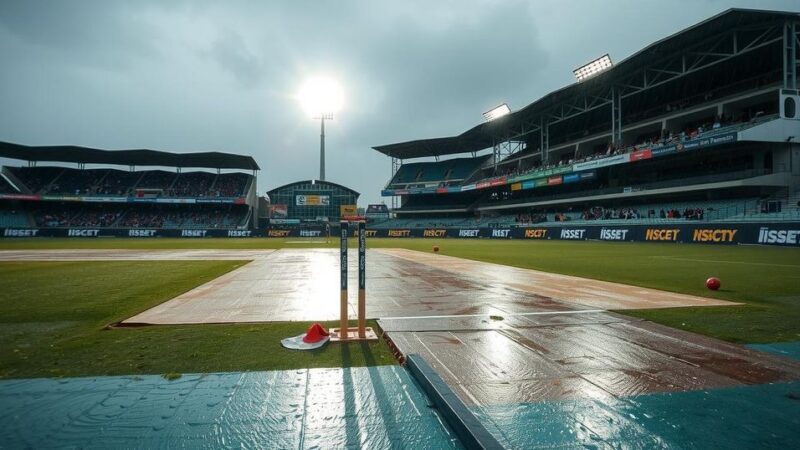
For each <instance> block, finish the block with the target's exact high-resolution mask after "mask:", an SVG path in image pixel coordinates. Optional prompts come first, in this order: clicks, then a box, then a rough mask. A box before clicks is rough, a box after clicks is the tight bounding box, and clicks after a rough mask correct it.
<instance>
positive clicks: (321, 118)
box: [314, 114, 333, 181]
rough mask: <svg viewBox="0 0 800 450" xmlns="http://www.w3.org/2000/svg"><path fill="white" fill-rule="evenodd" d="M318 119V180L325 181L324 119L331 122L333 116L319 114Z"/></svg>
mask: <svg viewBox="0 0 800 450" xmlns="http://www.w3.org/2000/svg"><path fill="white" fill-rule="evenodd" d="M314 118H315V119H319V180H320V181H325V119H327V120H333V114H320V115H319V116H317V117H314Z"/></svg>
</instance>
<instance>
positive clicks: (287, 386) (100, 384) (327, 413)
mask: <svg viewBox="0 0 800 450" xmlns="http://www.w3.org/2000/svg"><path fill="white" fill-rule="evenodd" d="M0 425H2V426H0V447H2V448H26V447H34V448H41V447H54V446H58V447H81V448H85V447H91V448H132V447H137V448H178V447H186V448H222V447H245V448H277V449H300V448H325V449H327V448H359V447H360V448H431V449H432V448H444V449H446V448H459V447H460V444H458V443H457V442H456V441H455V439H454V437H453V436H452V435H451V434H450V433H449V431H448V430H447V429H446V428H445V427H444V426H443V425H442V423H441V421H440V419H439V417H438V416H437V415H436V413H435V412H434V411H433V410H432V409H431V408H430V407H429V406H428V399H427V398H426V397H425V396H424V394H422V393H421V392H420V390H419V389H418V387H417V385H416V384H415V383H414V382H413V380H412V379H411V378H410V376H409V375H408V373H407V372H406V371H405V370H404V369H403V368H401V367H398V366H382V367H366V368H350V369H308V370H305V369H303V370H290V371H272V372H249V373H220V374H209V375H184V376H182V377H181V378H180V379H178V380H173V381H167V380H165V379H164V378H162V377H160V376H136V377H133V376H125V377H96V378H66V379H29V380H5V381H0Z"/></svg>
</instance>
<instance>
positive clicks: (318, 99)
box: [297, 77, 344, 181]
mask: <svg viewBox="0 0 800 450" xmlns="http://www.w3.org/2000/svg"><path fill="white" fill-rule="evenodd" d="M297 99H298V100H299V101H300V105H301V106H302V107H303V110H304V111H305V112H306V114H308V115H309V116H311V117H312V118H314V119H319V121H320V133H319V179H320V180H321V181H325V120H332V119H333V114H334V113H337V112H339V110H341V109H342V103H343V99H344V95H343V94H342V88H341V87H340V86H339V83H337V82H336V80H333V79H331V78H327V77H315V78H309V79H308V80H306V82H305V83H303V87H301V88H300V93H299V94H298V95H297Z"/></svg>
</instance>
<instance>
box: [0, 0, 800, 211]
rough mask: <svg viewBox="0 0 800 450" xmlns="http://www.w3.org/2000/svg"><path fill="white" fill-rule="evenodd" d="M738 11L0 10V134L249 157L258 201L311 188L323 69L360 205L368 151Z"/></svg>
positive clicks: (89, 1)
mask: <svg viewBox="0 0 800 450" xmlns="http://www.w3.org/2000/svg"><path fill="white" fill-rule="evenodd" d="M738 3H740V4H737V5H736V6H742V7H757V8H773V9H784V10H785V9H791V8H792V7H793V6H792V3H791V2H790V1H783V0H773V1H769V2H763V1H760V2H753V1H751V2H747V1H743V2H738ZM765 3H766V4H765ZM730 6H732V5H731V4H730V3H729V2H723V1H722V0H711V1H706V2H695V1H689V0H680V1H677V0H676V1H670V2H664V1H656V0H641V1H636V2H634V1H622V0H619V1H614V2H605V1H604V2H594V1H583V2H563V1H560V0H537V1H536V2H527V1H516V0H510V1H489V0H459V1H455V0H452V1H437V2H427V1H421V0H407V1H402V2H377V1H361V2H357V1H325V2H319V1H303V0H298V1H249V2H248V1H228V2H212V1H184V0H180V1H179V0H176V1H158V0H138V1H121V0H105V1H101V0H75V1H40V0H31V1H23V0H19V1H16V0H14V1H12V0H4V1H0V61H3V63H2V64H3V65H2V67H0V99H2V102H0V140H10V141H16V142H21V143H25V144H33V145H37V144H39V145H42V144H59V143H65V144H78V145H86V146H97V147H103V148H137V147H144V148H155V149H162V150H169V151H192V150H194V151H207V150H220V151H227V152H233V153H244V154H250V155H253V156H254V157H255V158H256V160H257V161H258V162H259V164H260V165H261V167H262V168H263V169H264V170H262V172H261V174H260V175H259V192H264V191H265V190H266V189H268V188H272V187H276V186H279V185H282V184H285V183H289V182H292V181H296V180H299V179H307V178H314V177H316V175H317V168H318V159H317V158H318V145H319V141H318V139H319V137H318V136H319V134H318V133H319V128H318V127H319V125H318V123H316V122H314V121H313V120H311V119H309V118H308V117H305V116H304V114H303V113H302V111H301V110H300V108H299V106H298V105H297V102H296V100H295V99H294V95H295V93H296V92H297V89H298V88H299V86H300V84H301V83H302V81H303V79H304V78H306V77H308V76H311V75H318V74H324V75H330V76H333V77H335V78H338V79H339V80H340V81H341V83H342V85H343V88H344V90H345V96H346V104H345V107H344V109H343V111H342V112H341V113H339V114H337V116H336V117H335V119H334V121H333V122H331V123H330V126H329V127H328V140H327V148H328V178H329V179H331V180H332V181H336V182H340V183H342V184H345V185H348V186H350V187H353V188H354V189H356V190H357V191H359V192H361V193H362V194H363V195H362V203H364V204H366V203H368V202H375V201H378V200H379V199H380V198H379V192H380V189H381V187H382V185H383V184H384V183H385V182H386V180H387V179H388V178H389V170H390V169H389V160H388V158H386V157H385V156H383V155H380V154H378V153H377V152H375V151H373V150H371V149H370V147H371V146H373V145H380V144H388V143H392V142H398V141H405V140H412V139H420V138H428V137H439V136H447V135H453V134H458V133H461V132H463V131H464V130H466V129H468V128H470V127H472V126H474V125H476V124H477V123H479V122H480V120H481V113H482V112H483V111H485V110H487V109H489V108H491V107H493V106H495V105H497V104H498V103H501V102H508V103H509V105H511V107H512V108H513V109H519V108H521V107H523V106H525V105H527V104H528V103H530V102H532V101H534V100H536V99H537V98H539V97H541V96H542V95H545V94H546V93H547V92H549V91H551V90H553V89H557V88H560V87H563V86H564V85H566V84H568V83H571V82H572V75H571V69H573V68H574V67H575V66H577V65H579V64H581V63H582V62H585V61H588V60H590V59H592V58H594V57H597V56H599V55H602V54H603V53H606V52H609V53H611V55H612V58H613V59H614V60H615V61H619V60H621V59H623V58H624V57H626V56H629V55H630V54H631V53H633V52H635V51H638V50H639V49H641V48H642V47H644V46H645V45H647V44H649V43H651V42H653V41H655V40H657V39H660V38H663V37H665V36H667V35H670V34H672V33H674V32H676V31H679V30H680V29H682V28H684V27H686V26H689V25H692V24H694V23H697V22H698V21H700V20H703V19H705V18H707V17H709V16H711V15H713V14H716V13H719V12H721V11H723V10H724V9H727V8H729V7H730ZM15 163H18V162H15Z"/></svg>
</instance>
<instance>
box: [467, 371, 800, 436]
mask: <svg viewBox="0 0 800 450" xmlns="http://www.w3.org/2000/svg"><path fill="white" fill-rule="evenodd" d="M473 412H474V414H475V415H476V416H477V417H478V418H479V419H480V420H481V423H483V424H484V426H485V427H486V428H487V429H488V430H489V431H490V432H491V433H492V434H493V435H494V436H495V437H496V438H497V439H498V441H500V443H501V444H502V445H504V446H505V447H507V448H514V449H536V448H562V449H573V448H574V449H587V448H596V449H601V448H640V449H653V448H669V449H745V448H759V449H789V448H800V433H798V430H800V383H798V382H792V383H776V384H767V385H754V386H740V387H733V388H721V389H712V390H700V391H690V392H669V393H658V394H647V395H638V396H633V397H622V398H615V397H606V398H602V399H591V398H575V399H565V400H556V401H546V402H537V403H512V404H503V405H491V406H484V407H475V408H474V409H473Z"/></svg>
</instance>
